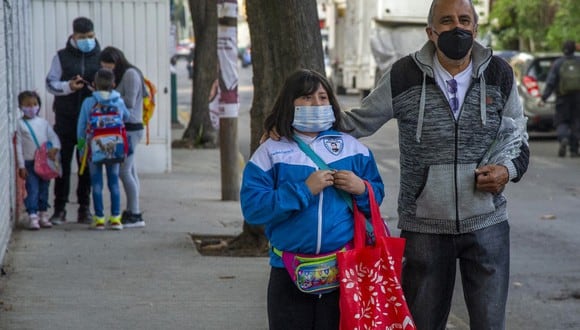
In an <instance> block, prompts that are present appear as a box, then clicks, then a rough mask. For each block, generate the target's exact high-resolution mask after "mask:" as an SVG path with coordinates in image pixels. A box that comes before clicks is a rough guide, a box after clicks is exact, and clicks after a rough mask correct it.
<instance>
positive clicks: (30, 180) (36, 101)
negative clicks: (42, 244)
mask: <svg viewBox="0 0 580 330" xmlns="http://www.w3.org/2000/svg"><path fill="white" fill-rule="evenodd" d="M40 103H41V102H40V96H38V94H36V92H33V91H24V92H22V93H20V94H18V106H19V107H20V111H22V118H21V119H20V121H19V122H18V127H17V130H16V152H17V158H18V175H19V176H20V177H21V178H22V179H25V180H26V193H27V196H26V198H25V199H24V205H25V206H26V212H27V213H28V221H29V222H28V229H31V230H38V229H40V228H41V227H42V228H50V227H52V224H51V223H50V221H49V216H48V213H47V212H46V210H47V209H48V187H49V185H50V181H47V180H43V179H42V178H40V177H39V176H38V175H36V173H35V172H34V153H35V152H36V150H37V149H38V146H41V145H42V144H44V143H45V142H47V141H50V143H51V144H52V148H51V149H50V150H49V151H48V157H49V158H50V159H51V160H53V161H55V160H56V156H57V154H58V152H59V150H60V140H59V139H58V136H57V135H56V133H55V132H54V130H53V129H52V127H51V126H50V124H49V123H48V121H46V120H45V119H44V118H41V117H38V112H39V111H40ZM35 140H36V142H35ZM37 145H38V146H37Z"/></svg>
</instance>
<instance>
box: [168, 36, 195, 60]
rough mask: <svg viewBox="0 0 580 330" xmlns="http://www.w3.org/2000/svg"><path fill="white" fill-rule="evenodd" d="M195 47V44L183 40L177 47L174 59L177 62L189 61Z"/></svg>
mask: <svg viewBox="0 0 580 330" xmlns="http://www.w3.org/2000/svg"><path fill="white" fill-rule="evenodd" d="M194 47H195V44H194V43H193V42H191V41H190V40H187V39H184V40H181V41H180V42H179V43H178V44H177V46H175V55H173V58H174V59H175V61H178V60H187V59H188V58H189V56H190V54H191V52H192V51H193V49H194Z"/></svg>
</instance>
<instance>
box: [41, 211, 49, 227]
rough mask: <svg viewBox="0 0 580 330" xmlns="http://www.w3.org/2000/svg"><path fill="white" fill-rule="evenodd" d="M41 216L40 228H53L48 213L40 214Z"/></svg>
mask: <svg viewBox="0 0 580 330" xmlns="http://www.w3.org/2000/svg"><path fill="white" fill-rule="evenodd" d="M39 216H40V221H39V224H40V227H41V228H51V227H52V222H50V220H49V219H50V217H49V216H48V212H46V211H45V212H40V214H39Z"/></svg>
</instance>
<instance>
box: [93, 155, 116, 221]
mask: <svg viewBox="0 0 580 330" xmlns="http://www.w3.org/2000/svg"><path fill="white" fill-rule="evenodd" d="M103 166H104V167H105V168H106V169H107V186H108V187H109V193H110V195H111V216H118V215H120V214H121V193H120V190H119V169H120V164H110V165H102V164H95V163H92V162H91V163H90V169H89V170H90V172H91V186H92V189H93V205H94V207H95V215H96V216H97V217H100V218H102V217H104V216H105V211H104V206H103Z"/></svg>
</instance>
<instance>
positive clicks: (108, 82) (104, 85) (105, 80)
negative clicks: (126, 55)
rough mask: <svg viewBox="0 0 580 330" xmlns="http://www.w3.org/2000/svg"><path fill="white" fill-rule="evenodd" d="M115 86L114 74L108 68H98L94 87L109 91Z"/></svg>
mask: <svg viewBox="0 0 580 330" xmlns="http://www.w3.org/2000/svg"><path fill="white" fill-rule="evenodd" d="M114 87H115V74H114V73H113V71H111V70H109V69H99V71H97V73H96V74H95V89H96V90H98V91H110V90H112V89H113V88H114Z"/></svg>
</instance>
